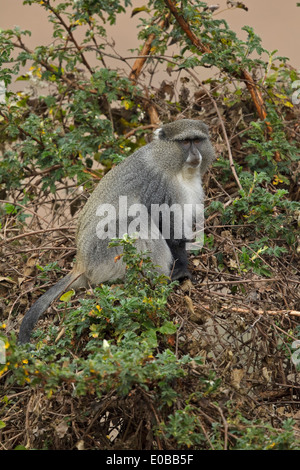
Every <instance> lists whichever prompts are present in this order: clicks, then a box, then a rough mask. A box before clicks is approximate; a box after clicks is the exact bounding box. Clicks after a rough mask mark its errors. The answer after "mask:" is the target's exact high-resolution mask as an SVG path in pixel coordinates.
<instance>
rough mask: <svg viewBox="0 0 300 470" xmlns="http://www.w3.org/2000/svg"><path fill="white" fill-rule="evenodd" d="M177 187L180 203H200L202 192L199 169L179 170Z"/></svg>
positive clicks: (202, 198) (201, 201)
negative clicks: (193, 170)
mask: <svg viewBox="0 0 300 470" xmlns="http://www.w3.org/2000/svg"><path fill="white" fill-rule="evenodd" d="M177 179H178V182H179V188H180V193H181V197H180V199H181V201H180V203H181V204H193V205H194V204H202V203H203V200H204V192H203V189H202V181H201V176H200V172H199V171H195V172H191V173H190V172H187V171H186V172H184V171H182V172H180V173H179V174H178V175H177Z"/></svg>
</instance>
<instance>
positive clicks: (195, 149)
mask: <svg viewBox="0 0 300 470" xmlns="http://www.w3.org/2000/svg"><path fill="white" fill-rule="evenodd" d="M203 140H204V139H202V138H200V137H199V138H196V139H185V140H178V141H177V143H178V144H179V146H180V148H181V149H182V151H183V153H184V157H185V162H184V163H185V165H186V166H187V167H190V168H198V167H200V165H201V162H202V154H201V147H202V145H203Z"/></svg>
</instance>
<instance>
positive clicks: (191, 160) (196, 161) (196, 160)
mask: <svg viewBox="0 0 300 470" xmlns="http://www.w3.org/2000/svg"><path fill="white" fill-rule="evenodd" d="M201 161H202V155H201V153H200V152H198V151H194V152H193V151H191V152H190V153H189V156H188V158H187V160H186V163H187V164H188V165H189V166H191V167H193V168H197V167H198V166H199V165H200V164H201Z"/></svg>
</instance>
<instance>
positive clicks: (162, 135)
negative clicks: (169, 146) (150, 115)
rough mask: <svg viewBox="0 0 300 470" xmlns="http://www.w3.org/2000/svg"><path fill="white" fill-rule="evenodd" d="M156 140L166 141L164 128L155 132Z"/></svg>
mask: <svg viewBox="0 0 300 470" xmlns="http://www.w3.org/2000/svg"><path fill="white" fill-rule="evenodd" d="M153 134H154V139H157V140H158V139H159V140H164V139H165V138H166V134H165V132H164V130H163V128H162V127H159V128H158V129H156V130H155V131H154V132H153Z"/></svg>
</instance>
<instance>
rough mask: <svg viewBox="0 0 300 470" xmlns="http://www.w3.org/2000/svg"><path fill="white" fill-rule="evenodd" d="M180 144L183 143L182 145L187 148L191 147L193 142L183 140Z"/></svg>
mask: <svg viewBox="0 0 300 470" xmlns="http://www.w3.org/2000/svg"><path fill="white" fill-rule="evenodd" d="M180 143H181V144H182V145H185V146H187V145H190V143H191V141H190V140H181V141H180Z"/></svg>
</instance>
